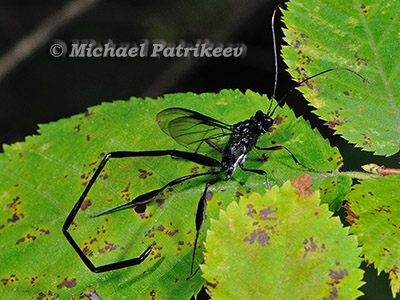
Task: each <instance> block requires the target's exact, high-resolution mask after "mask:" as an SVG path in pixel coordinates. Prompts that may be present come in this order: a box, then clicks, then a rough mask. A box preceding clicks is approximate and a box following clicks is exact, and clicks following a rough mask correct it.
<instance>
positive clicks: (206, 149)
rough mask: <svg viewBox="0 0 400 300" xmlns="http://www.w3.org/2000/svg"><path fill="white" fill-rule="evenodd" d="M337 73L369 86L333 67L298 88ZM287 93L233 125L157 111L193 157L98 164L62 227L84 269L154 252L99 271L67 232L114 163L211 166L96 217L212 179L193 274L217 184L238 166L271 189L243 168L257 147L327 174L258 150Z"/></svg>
mask: <svg viewBox="0 0 400 300" xmlns="http://www.w3.org/2000/svg"><path fill="white" fill-rule="evenodd" d="M274 15H275V12H274ZM274 15H273V17H272V33H273V42H274V53H275V83H274V92H273V96H272V99H274V97H275V90H276V86H277V74H278V72H277V68H278V64H277V54H276V46H275V33H274ZM333 70H345V71H349V72H352V73H354V74H355V75H357V76H359V77H361V78H362V79H363V81H366V79H365V78H364V77H362V76H361V75H359V74H358V73H356V72H354V71H352V70H349V69H345V68H332V69H328V70H325V71H323V72H320V73H318V74H316V75H314V76H311V77H309V78H306V79H305V80H303V81H301V82H300V83H299V84H301V83H304V82H306V81H308V80H310V79H312V78H314V77H316V76H319V75H321V74H324V73H327V72H330V71H333ZM292 91H293V90H291V91H290V92H292ZM290 92H289V93H290ZM289 93H287V94H286V95H285V96H284V97H283V98H282V99H281V100H280V101H279V102H278V104H277V105H276V106H275V107H274V109H272V100H271V104H270V105H269V108H268V111H267V113H263V112H262V111H261V110H259V111H257V112H256V113H255V115H254V116H252V117H251V118H250V119H248V120H245V121H242V122H238V123H236V124H234V125H229V124H226V123H224V122H221V121H218V120H216V119H213V118H210V117H207V116H205V115H203V114H200V113H198V112H195V111H192V110H188V109H184V108H169V109H166V110H163V111H161V112H159V113H158V114H157V117H156V120H157V123H158V125H159V126H160V128H161V130H162V131H164V132H165V133H166V134H167V135H169V136H171V137H172V138H173V139H174V140H175V141H176V142H177V143H179V144H180V145H183V146H185V147H186V148H188V149H190V150H191V151H193V152H185V151H178V150H156V151H117V152H110V153H108V154H107V155H105V156H104V158H103V160H102V161H101V163H100V165H99V166H98V168H97V170H96V172H95V173H94V175H93V177H92V178H91V179H90V181H89V183H88V184H87V186H86V188H85V190H84V191H83V193H82V195H81V196H80V198H79V200H78V202H77V203H76V204H75V206H74V207H73V209H72V211H71V212H70V214H69V215H68V217H67V219H66V221H65V223H64V226H63V228H62V230H63V233H64V235H65V237H66V238H67V240H68V241H69V243H70V244H71V245H72V247H73V248H74V249H75V251H76V252H77V253H78V255H79V256H80V258H81V259H82V261H83V262H84V263H85V265H86V266H87V267H88V268H89V269H90V270H91V271H92V272H96V273H100V272H106V271H110V270H117V269H121V268H125V267H129V266H133V265H138V264H140V263H142V262H143V261H144V260H145V259H146V258H147V256H148V255H149V254H150V253H151V251H152V248H153V245H150V246H148V247H147V249H146V250H145V251H144V252H143V253H142V254H141V255H140V256H139V257H137V258H133V259H128V260H124V261H121V262H116V263H111V264H107V265H103V266H98V267H96V266H94V265H93V263H92V262H91V261H90V260H89V259H88V257H87V256H86V255H85V254H84V253H83V251H82V250H81V249H80V248H79V246H78V245H77V244H76V242H75V241H74V240H73V238H72V236H71V235H70V234H69V232H68V229H69V227H70V225H71V224H72V222H73V220H74V218H75V216H76V214H77V213H78V210H79V208H80V207H81V205H82V203H83V201H84V199H85V198H86V196H87V194H88V193H89V190H90V189H91V187H92V186H93V184H94V183H95V181H96V179H97V178H98V176H99V175H100V173H101V171H102V170H103V168H104V167H105V165H106V164H107V162H108V161H109V159H110V158H126V157H146V156H147V157H157V156H171V157H177V158H182V159H185V160H188V161H192V162H195V163H197V164H201V165H203V166H207V167H212V168H211V169H210V171H208V172H204V173H197V174H191V175H187V176H183V177H180V178H176V179H174V180H172V181H170V182H168V183H167V184H165V185H164V186H163V187H161V188H158V189H155V190H152V191H150V192H147V193H145V194H142V195H139V196H137V197H136V198H135V199H133V200H131V201H129V202H127V203H125V204H122V205H120V206H117V207H115V208H112V209H110V210H107V211H105V212H103V213H101V214H99V215H97V216H100V215H104V214H108V213H111V212H115V211H118V210H121V209H125V208H128V207H138V206H139V207H140V206H143V205H145V204H147V203H149V202H150V201H152V200H154V199H155V198H157V196H159V195H160V194H161V193H162V192H163V191H164V190H165V189H166V188H168V187H171V186H174V185H176V184H179V183H181V182H184V181H187V180H190V179H192V178H195V177H199V176H213V179H211V180H209V181H208V182H207V183H206V185H205V188H204V190H203V193H202V195H201V197H200V200H199V202H198V205H197V210H196V218H195V226H196V238H195V242H194V250H193V256H192V264H191V269H190V275H192V274H193V265H194V258H195V252H196V248H197V242H198V238H199V233H200V230H201V228H202V225H203V222H204V219H205V216H206V204H207V200H206V194H207V190H208V189H209V187H210V186H212V185H214V184H216V183H218V182H221V181H227V180H229V179H230V178H231V177H232V176H233V175H234V173H235V170H236V168H237V166H239V167H240V168H241V169H242V170H243V171H246V172H253V173H256V174H260V175H263V176H264V178H265V183H266V185H267V188H269V182H268V176H267V173H266V172H265V171H264V170H260V169H248V168H246V167H245V166H244V163H245V160H246V156H247V155H248V154H249V153H250V151H251V150H252V149H253V148H256V149H258V150H266V151H275V150H286V151H287V152H288V153H289V154H290V155H291V157H292V158H293V160H294V162H295V163H296V164H298V165H301V166H302V167H304V168H306V169H309V170H312V171H315V172H325V171H320V170H315V169H312V168H309V167H307V166H305V165H303V164H302V163H301V162H299V160H297V158H296V157H295V156H294V154H293V153H292V152H291V151H290V150H289V149H288V148H286V147H285V146H281V145H275V146H272V147H267V148H262V147H259V146H257V142H258V140H259V139H260V137H261V136H262V135H263V134H265V133H266V132H268V130H269V129H270V127H271V126H272V124H273V122H274V119H273V115H274V112H275V110H276V108H277V107H278V106H279V103H280V102H282V100H283V99H284V98H285V97H286V96H287V95H288V94H289ZM210 152H217V153H219V155H220V157H222V158H221V159H220V160H216V159H214V158H211V157H208V156H206V155H203V154H201V153H204V154H207V153H210ZM221 173H225V176H223V177H221V176H219V175H220V174H221Z"/></svg>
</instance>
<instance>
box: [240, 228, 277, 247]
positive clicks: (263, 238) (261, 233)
mask: <svg viewBox="0 0 400 300" xmlns="http://www.w3.org/2000/svg"><path fill="white" fill-rule="evenodd" d="M270 239H271V237H270V236H269V235H268V234H267V233H266V232H265V230H263V229H260V228H258V229H257V230H253V232H252V233H251V234H250V237H248V236H246V237H245V238H244V239H243V242H245V243H247V242H248V243H250V245H253V244H254V242H257V243H258V244H259V245H260V246H262V247H264V246H265V245H270V243H269V240H270Z"/></svg>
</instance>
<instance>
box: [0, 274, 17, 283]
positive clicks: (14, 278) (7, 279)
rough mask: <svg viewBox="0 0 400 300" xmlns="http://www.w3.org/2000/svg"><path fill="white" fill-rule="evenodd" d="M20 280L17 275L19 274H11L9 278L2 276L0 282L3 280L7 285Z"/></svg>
mask: <svg viewBox="0 0 400 300" xmlns="http://www.w3.org/2000/svg"><path fill="white" fill-rule="evenodd" d="M18 280H19V278H18V277H17V275H15V274H11V275H10V276H9V277H8V278H2V279H0V282H1V283H2V284H3V285H7V284H13V283H15V282H16V281H18Z"/></svg>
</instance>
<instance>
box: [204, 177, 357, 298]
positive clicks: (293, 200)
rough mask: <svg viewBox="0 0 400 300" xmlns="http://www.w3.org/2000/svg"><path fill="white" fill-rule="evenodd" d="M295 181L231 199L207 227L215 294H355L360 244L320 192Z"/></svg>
mask: <svg viewBox="0 0 400 300" xmlns="http://www.w3.org/2000/svg"><path fill="white" fill-rule="evenodd" d="M299 191H300V190H297V189H295V188H294V187H293V186H292V185H291V184H290V182H286V183H285V184H284V185H283V186H282V187H281V188H278V187H277V186H274V187H273V188H272V190H270V191H268V192H266V193H265V195H264V196H260V195H259V194H257V193H252V194H250V195H246V197H242V198H240V202H239V204H237V203H236V202H232V203H231V204H230V205H229V206H228V207H227V209H226V211H222V210H221V212H220V215H219V220H212V222H211V228H212V230H210V231H208V233H207V241H206V244H205V245H206V250H207V252H206V254H205V256H206V260H205V265H202V266H201V269H202V271H203V272H204V275H203V277H204V278H205V279H206V280H207V288H208V290H209V292H210V294H211V295H212V298H213V299H215V300H217V299H355V298H357V297H358V296H360V295H361V292H360V291H358V288H359V287H360V286H361V285H362V282H361V278H362V274H363V271H361V270H360V269H358V267H359V265H360V262H361V259H360V258H359V254H360V249H359V248H358V247H357V240H356V238H355V237H354V236H349V235H348V228H343V227H342V224H341V222H340V220H339V218H338V217H332V213H331V212H329V210H328V207H327V206H326V205H319V202H320V199H319V193H318V192H315V193H314V194H311V195H307V196H299V195H298V193H299Z"/></svg>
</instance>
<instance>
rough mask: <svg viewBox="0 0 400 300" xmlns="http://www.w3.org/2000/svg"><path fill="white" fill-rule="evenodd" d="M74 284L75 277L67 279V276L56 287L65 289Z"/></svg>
mask: <svg viewBox="0 0 400 300" xmlns="http://www.w3.org/2000/svg"><path fill="white" fill-rule="evenodd" d="M75 286H76V278H71V279H69V277H68V276H67V277H65V278H64V280H63V281H62V282H61V283H60V284H59V285H57V288H58V289H62V288H63V287H65V288H67V289H70V288H72V287H75Z"/></svg>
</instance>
